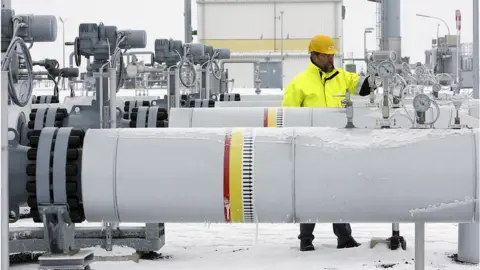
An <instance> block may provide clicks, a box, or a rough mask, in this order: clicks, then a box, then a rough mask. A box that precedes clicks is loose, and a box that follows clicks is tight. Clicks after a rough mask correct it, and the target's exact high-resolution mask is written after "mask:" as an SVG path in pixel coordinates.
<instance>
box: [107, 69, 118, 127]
mask: <svg viewBox="0 0 480 270" xmlns="http://www.w3.org/2000/svg"><path fill="white" fill-rule="evenodd" d="M108 75H109V81H108V83H109V84H108V85H109V88H110V128H117V104H116V103H117V98H116V95H117V70H116V68H109V69H108Z"/></svg>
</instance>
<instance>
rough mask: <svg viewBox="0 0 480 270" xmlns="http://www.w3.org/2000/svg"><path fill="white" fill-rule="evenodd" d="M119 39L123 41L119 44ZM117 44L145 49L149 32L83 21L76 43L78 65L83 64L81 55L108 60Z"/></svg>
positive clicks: (129, 47)
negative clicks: (119, 28)
mask: <svg viewBox="0 0 480 270" xmlns="http://www.w3.org/2000/svg"><path fill="white" fill-rule="evenodd" d="M122 37H124V39H123V40H122V39H121V38H122ZM119 41H122V42H121V43H120V44H117V42H119ZM117 45H118V47H119V48H120V49H143V48H145V47H146V46H147V33H146V31H144V30H117V27H116V26H106V25H104V24H103V23H100V24H98V25H97V24H95V23H82V24H80V25H79V27H78V37H77V38H76V39H75V43H74V51H75V62H76V65H77V66H80V64H81V61H80V56H85V57H90V56H93V57H95V59H96V60H100V61H101V60H108V59H109V58H110V56H111V55H113V53H114V52H115V48H116V47H117Z"/></svg>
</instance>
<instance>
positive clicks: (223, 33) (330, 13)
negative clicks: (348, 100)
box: [197, 0, 343, 88]
mask: <svg viewBox="0 0 480 270" xmlns="http://www.w3.org/2000/svg"><path fill="white" fill-rule="evenodd" d="M342 6H343V0H197V13H198V14H197V20H198V21H197V37H198V41H199V42H201V43H204V44H207V45H211V46H213V47H215V48H230V49H231V51H232V53H233V54H232V58H245V57H247V58H250V59H258V60H261V61H281V57H280V52H283V53H284V55H289V56H286V57H285V59H284V61H283V65H282V66H283V80H282V83H283V85H284V86H286V84H287V83H288V82H289V81H290V80H291V79H292V78H293V77H294V76H295V75H296V74H298V73H299V72H301V71H302V70H303V69H305V68H306V66H307V64H308V56H307V54H306V52H307V49H308V44H309V42H310V39H311V38H312V36H314V35H317V34H326V35H330V36H332V37H333V38H334V39H335V41H336V45H337V48H339V52H340V53H339V55H338V56H337V57H336V60H335V64H336V66H341V58H342V52H343V49H342V42H341V40H342V35H343V18H342ZM281 12H283V15H282V13H281ZM280 17H282V18H283V20H280ZM282 37H283V39H282ZM269 53H273V54H272V55H276V54H277V55H276V56H272V55H270V56H268V57H265V56H264V55H265V54H267V55H268V54H269ZM272 57H274V58H275V59H272ZM226 68H228V69H229V73H230V78H235V85H234V87H244V88H252V87H253V65H252V64H227V65H226Z"/></svg>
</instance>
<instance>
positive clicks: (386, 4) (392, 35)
mask: <svg viewBox="0 0 480 270" xmlns="http://www.w3.org/2000/svg"><path fill="white" fill-rule="evenodd" d="M381 12H382V25H381V27H382V42H381V44H382V48H381V49H382V50H388V51H394V52H396V53H397V59H400V57H401V52H402V38H401V28H400V0H382V2H381Z"/></svg>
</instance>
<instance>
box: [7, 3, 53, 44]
mask: <svg viewBox="0 0 480 270" xmlns="http://www.w3.org/2000/svg"><path fill="white" fill-rule="evenodd" d="M1 15H2V16H1V21H2V31H1V32H2V48H1V49H2V52H6V51H7V48H8V45H9V44H10V42H11V41H12V38H13V37H14V34H15V35H16V36H18V37H21V38H22V39H23V40H24V41H25V42H54V41H55V40H56V39H57V19H56V18H55V16H53V15H32V14H28V15H15V11H14V10H13V9H4V8H2V13H1ZM17 26H18V29H17V31H16V33H15V30H16V29H15V28H17Z"/></svg>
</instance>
